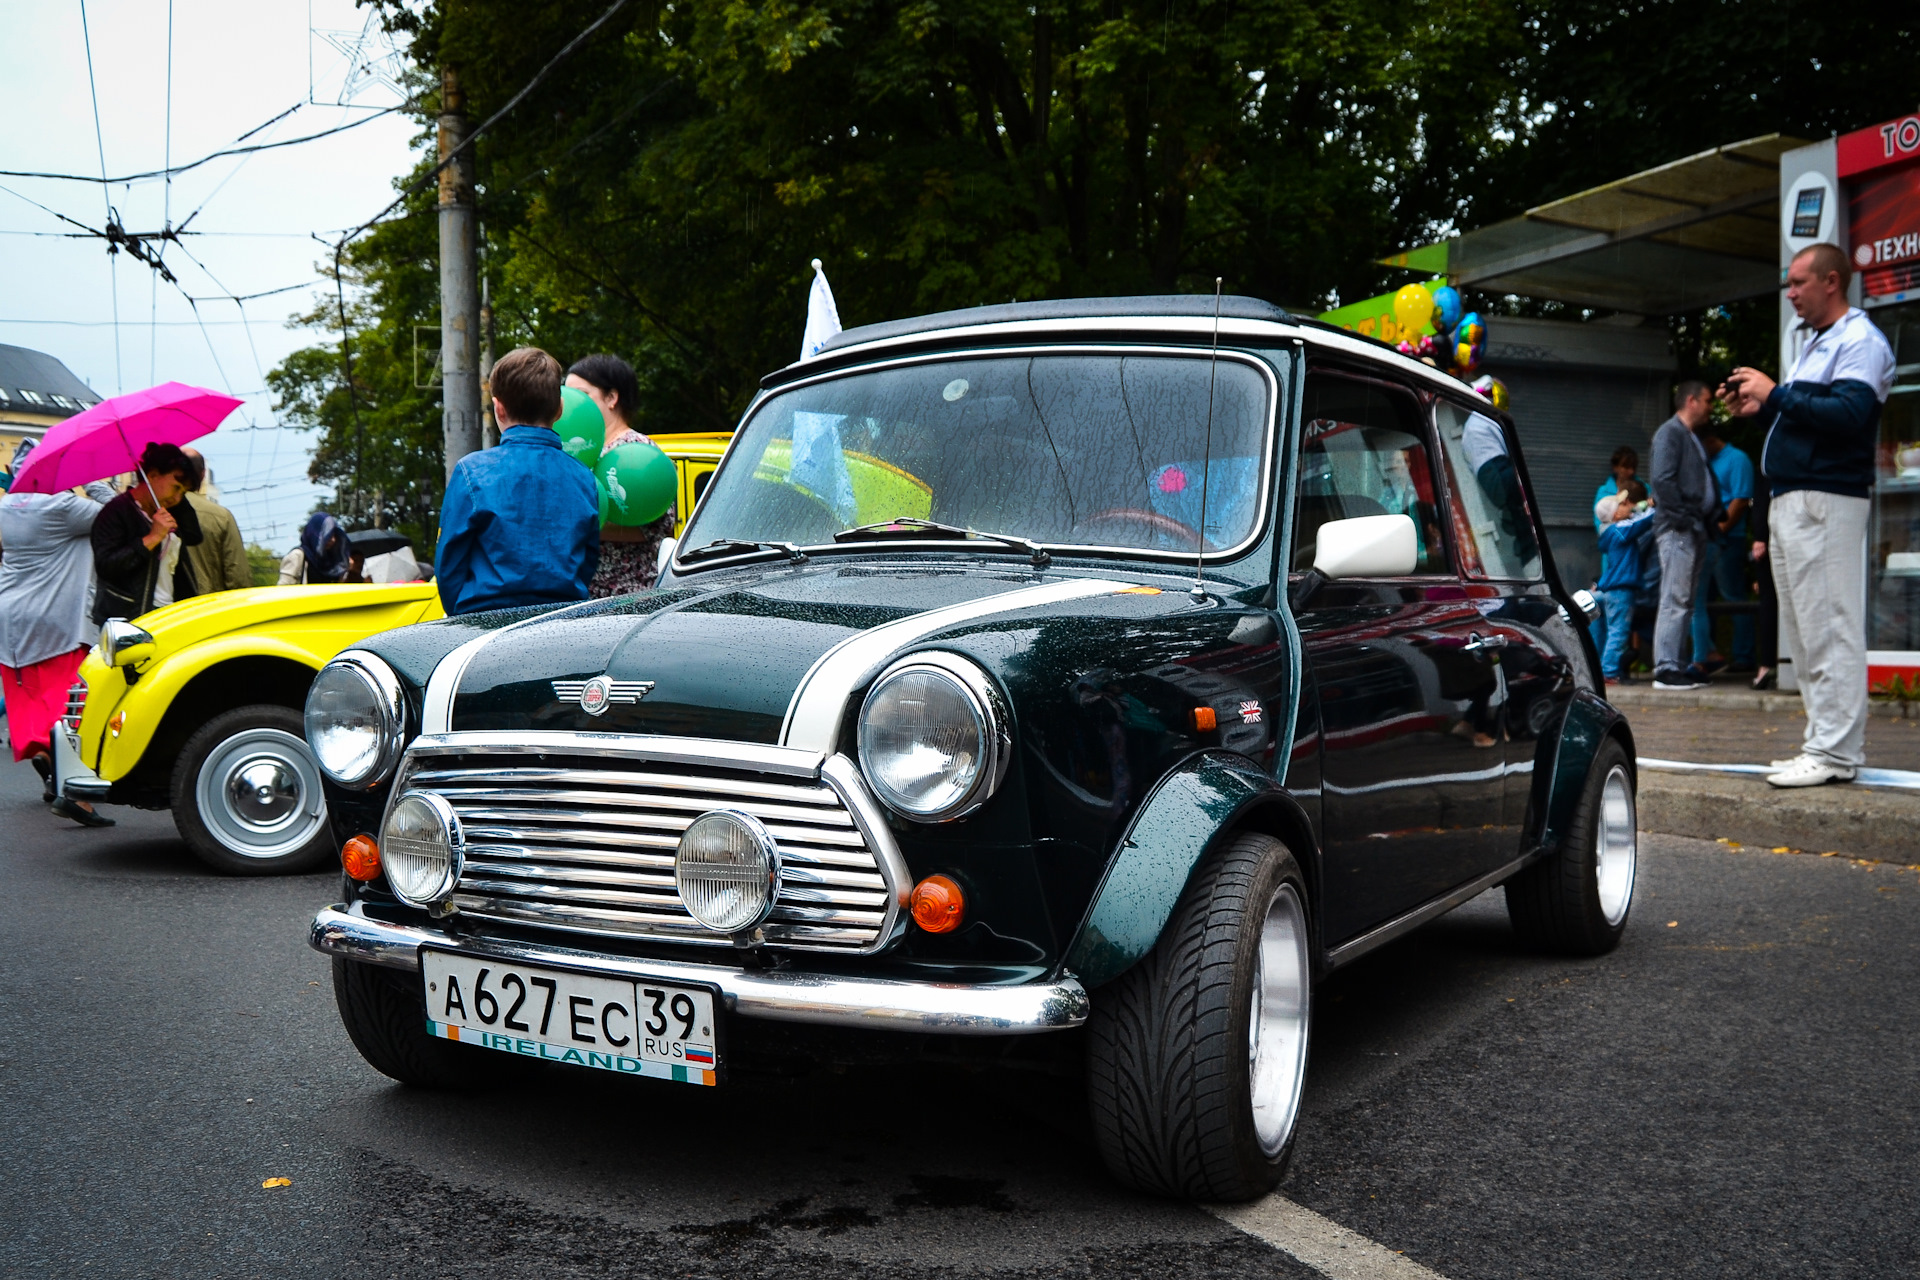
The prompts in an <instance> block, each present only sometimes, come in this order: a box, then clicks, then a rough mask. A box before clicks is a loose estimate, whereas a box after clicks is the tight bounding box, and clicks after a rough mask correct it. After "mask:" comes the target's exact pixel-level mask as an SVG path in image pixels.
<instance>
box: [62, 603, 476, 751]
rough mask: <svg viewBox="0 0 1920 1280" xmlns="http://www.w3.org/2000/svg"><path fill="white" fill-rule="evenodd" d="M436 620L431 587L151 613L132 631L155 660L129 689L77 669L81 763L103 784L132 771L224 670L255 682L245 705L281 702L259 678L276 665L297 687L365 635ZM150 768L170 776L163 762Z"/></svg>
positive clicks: (276, 686) (87, 668)
mask: <svg viewBox="0 0 1920 1280" xmlns="http://www.w3.org/2000/svg"><path fill="white" fill-rule="evenodd" d="M440 616H441V608H440V598H439V595H438V593H437V592H436V591H435V589H434V587H433V585H432V584H430V583H405V584H400V585H396V586H386V587H369V586H344V587H337V586H321V587H259V588H254V589H252V590H248V591H233V592H223V593H221V594H219V595H214V596H202V597H198V598H196V599H194V600H190V601H183V602H181V603H180V604H178V605H171V606H168V607H167V608H165V609H158V610H155V611H154V612H153V613H150V614H147V615H145V616H143V617H141V618H140V619H138V623H139V625H140V626H142V627H143V628H145V629H146V630H148V631H149V632H151V633H152V634H153V636H154V641H155V649H156V653H155V655H154V656H153V657H152V658H149V659H147V660H146V661H144V662H142V663H141V664H139V666H138V667H137V668H136V670H137V672H138V676H137V681H136V683H134V684H133V685H132V686H131V687H129V685H128V682H127V678H126V677H127V671H126V670H125V669H122V668H110V667H108V666H107V665H106V664H105V663H104V662H103V661H101V659H100V656H99V654H98V652H95V653H93V654H90V655H88V657H87V660H86V661H85V662H84V663H83V664H81V668H80V678H81V679H82V680H83V681H85V683H86V685H87V702H86V707H85V710H84V711H83V713H82V715H81V720H80V747H81V758H82V760H83V761H84V762H85V763H86V764H87V765H88V766H89V767H91V768H92V769H93V771H94V772H95V773H97V774H98V775H99V776H100V777H101V778H102V779H104V780H106V781H108V782H112V781H116V780H118V779H120V778H124V777H126V776H127V775H128V774H129V773H131V772H132V771H133V769H134V768H135V767H136V766H137V765H138V764H140V762H141V759H142V757H143V756H145V754H146V753H147V750H148V748H149V747H150V746H151V745H152V744H153V741H154V735H155V734H156V733H157V732H158V731H159V729H160V727H161V726H162V725H163V724H164V723H166V722H167V718H168V716H169V714H170V713H171V712H173V711H174V710H175V701H176V699H177V698H178V697H179V695H180V694H181V692H182V691H183V690H184V689H186V688H187V686H188V685H189V684H191V683H192V682H193V681H194V680H196V679H198V678H200V677H202V676H203V675H206V674H208V673H210V672H214V671H215V670H216V669H217V668H221V667H223V666H226V667H228V668H229V671H230V674H231V676H232V678H234V679H236V680H250V679H251V680H256V681H260V682H261V687H260V695H261V696H260V697H259V698H257V699H251V700H255V701H261V702H282V701H285V700H286V694H285V690H284V688H282V687H280V686H281V685H282V684H283V682H282V681H278V680H271V679H267V678H264V677H266V675H267V673H268V672H270V671H271V670H272V669H273V667H274V665H275V664H276V663H285V664H293V667H297V668H299V672H298V673H295V672H294V671H293V668H289V667H282V668H281V670H283V671H286V672H287V673H288V675H289V676H292V675H294V674H298V675H299V676H300V679H301V680H302V681H303V682H304V680H305V679H308V678H310V677H311V674H312V673H313V672H315V671H318V670H319V669H320V668H321V667H322V666H324V665H325V664H326V663H327V661H328V660H329V659H330V658H332V657H333V656H334V655H335V654H337V653H339V652H340V651H341V650H343V649H348V648H351V647H352V646H354V645H355V644H357V643H359V642H360V641H361V640H364V639H366V638H367V637H368V636H370V635H374V634H376V633H378V632H381V631H388V630H391V629H393V628H395V627H403V626H408V625H411V624H412V623H415V622H422V621H426V620H427V619H429V618H437V617H440ZM234 664H240V665H234ZM226 705H233V704H232V702H231V701H230V700H228V701H227V702H226ZM179 710H180V711H181V712H182V713H184V714H187V715H190V716H194V718H195V723H194V724H193V726H192V728H197V727H198V725H199V723H200V722H201V721H204V720H205V719H206V718H208V717H207V716H206V715H199V714H198V713H197V709H196V708H195V707H193V706H192V705H182V706H181V707H180V708H179ZM188 732H191V729H189V730H188ZM156 763H158V764H161V765H163V766H164V767H165V768H167V769H169V770H171V768H172V761H170V760H169V761H157V762H156Z"/></svg>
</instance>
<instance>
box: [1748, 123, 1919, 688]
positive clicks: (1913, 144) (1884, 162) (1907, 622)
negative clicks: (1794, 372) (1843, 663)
mask: <svg viewBox="0 0 1920 1280" xmlns="http://www.w3.org/2000/svg"><path fill="white" fill-rule="evenodd" d="M1780 237H1781V245H1780V270H1781V277H1782V279H1784V278H1785V276H1786V268H1787V264H1788V263H1790V262H1791V261H1792V260H1793V255H1794V254H1796V253H1798V252H1799V251H1800V250H1802V249H1804V248H1806V247H1807V246H1808V245H1811V244H1818V243H1820V242H1821V241H1828V242H1831V243H1833V244H1837V245H1839V246H1840V248H1841V249H1843V250H1845V251H1846V252H1847V253H1848V254H1849V255H1851V257H1852V259H1853V264H1854V277H1853V289H1852V301H1853V302H1854V304H1855V305H1856V306H1859V307H1861V308H1862V309H1864V310H1865V311H1866V313H1867V315H1868V316H1869V317H1870V318H1871V319H1872V320H1873V321H1874V323H1875V324H1877V325H1879V326H1880V328H1881V330H1882V331H1884V332H1885V333H1886V335H1887V342H1888V344H1889V345H1890V346H1891V347H1892V348H1893V356H1894V364H1895V370H1894V382H1893V389H1892V392H1891V393H1890V394H1889V395H1888V397H1887V404H1886V409H1885V411H1884V412H1883V413H1882V415H1881V418H1880V441H1879V448H1878V450H1877V451H1876V475H1875V483H1874V492H1873V506H1872V514H1871V517H1870V518H1869V520H1868V524H1867V539H1868V545H1867V583H1866V588H1867V611H1866V613H1867V680H1868V683H1869V684H1870V685H1871V686H1872V688H1873V690H1874V691H1875V692H1877V693H1881V694H1897V695H1901V696H1914V695H1920V113H1916V114H1914V115H1910V116H1903V117H1901V118H1900V119H1897V120H1888V121H1885V122H1883V123H1880V124H1875V125H1870V126H1868V127H1867V128H1865V129H1858V130H1855V131H1854V132H1852V133H1848V134H1843V135H1841V136H1840V137H1837V138H1829V139H1828V140H1826V141H1825V142H1817V143H1814V144H1813V145H1812V146H1809V147H1802V148H1800V149H1798V150H1796V151H1789V152H1787V153H1786V154H1785V155H1783V156H1781V157H1780ZM1780 323H1781V329H1780V367H1781V368H1782V369H1783V370H1791V369H1792V368H1793V363H1794V361H1795V360H1796V359H1798V357H1799V355H1800V349H1801V347H1802V345H1803V344H1804V342H1805V334H1804V331H1803V330H1802V329H1801V328H1800V321H1799V318H1798V317H1797V316H1795V315H1794V313H1793V308H1792V307H1791V306H1789V305H1788V303H1787V301H1786V296H1785V293H1784V292H1783V293H1782V295H1781V299H1780ZM1782 656H1784V655H1782ZM1794 674H1795V673H1794V672H1793V670H1792V665H1791V664H1790V663H1789V664H1785V665H1783V666H1782V668H1781V683H1782V685H1783V686H1786V687H1792V680H1793V676H1794Z"/></svg>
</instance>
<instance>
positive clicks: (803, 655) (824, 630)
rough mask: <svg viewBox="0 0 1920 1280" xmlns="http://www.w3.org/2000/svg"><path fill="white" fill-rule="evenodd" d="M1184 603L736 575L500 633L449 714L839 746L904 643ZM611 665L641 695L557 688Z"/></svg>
mask: <svg viewBox="0 0 1920 1280" xmlns="http://www.w3.org/2000/svg"><path fill="white" fill-rule="evenodd" d="M1102 602H1104V603H1102ZM1163 602H1164V603H1163ZM1178 603H1180V598H1179V597H1178V596H1176V595H1175V594H1173V593H1164V594H1163V593H1161V592H1160V591H1158V590H1157V589H1155V588H1152V587H1144V586H1140V585H1137V584H1136V583H1134V582H1130V581H1123V580H1118V579H1115V578H1107V577H1098V576H1070V575H1063V574H1060V573H1058V572H1049V573H1046V574H1031V573H1025V572H1009V571H1005V570H1004V569H1003V570H999V571H994V570H987V569H981V568H977V567H951V568H948V567H932V566H926V565H919V566H914V567H911V568H906V567H876V566H873V565H871V564H848V563H841V564H826V565H820V564H815V565H806V566H799V567H795V568H779V569H774V570H764V571H760V572H757V573H756V572H748V573H746V574H730V575H728V576H727V577H726V578H725V579H722V580H718V581H715V582H714V583H713V585H711V586H708V585H706V584H704V583H703V584H701V585H700V586H697V587H682V588H680V589H676V590H662V591H657V592H650V593H645V594H641V595H637V596H628V597H624V598H621V599H618V600H608V601H597V602H593V603H591V604H587V605H580V606H575V607H573V608H569V609H563V610H559V611H556V612H550V613H546V614H543V615H541V616H539V617H535V618H531V619H527V620H524V621H521V622H519V623H517V624H515V625H512V626H510V627H504V628H501V629H499V630H497V631H494V632H492V633H490V634H489V635H488V636H487V637H486V639H485V640H484V641H482V642H479V643H477V644H476V645H475V646H474V648H473V649H472V650H471V651H470V655H469V656H468V659H467V664H466V667H465V670H464V671H463V672H462V673H461V675H460V679H459V685H458V690H457V693H456V694H455V695H454V697H453V699H452V703H451V707H450V713H449V716H448V722H447V724H446V726H445V727H446V728H447V729H451V730H454V731H469V730H513V729H540V730H583V731H592V732H603V733H604V732H615V733H651V734H672V735H679V736H687V737H702V738H719V739H727V740H732V741H740V742H760V743H779V742H782V741H785V742H787V743H788V744H790V745H803V746H809V747H812V748H814V749H819V750H831V749H833V747H834V745H836V744H837V742H838V733H839V726H840V720H841V717H842V713H843V711H844V710H845V708H846V705H847V701H848V699H849V697H850V696H851V695H852V693H854V692H855V691H857V690H859V689H861V688H864V687H865V685H866V683H867V682H868V681H869V680H871V678H872V676H873V675H874V674H875V673H876V672H877V671H878V670H879V668H880V667H881V666H884V665H885V664H886V662H887V661H888V660H890V659H891V658H892V657H894V656H895V655H896V654H898V653H900V652H902V651H905V650H909V649H914V648H924V647H928V646H929V645H930V644H937V643H940V642H941V641H942V640H950V639H952V638H953V637H955V636H956V635H957V634H959V633H965V632H970V631H977V630H979V629H981V628H985V627H994V626H999V627H1005V626H1007V625H1008V624H1009V622H1010V621H1018V622H1020V623H1021V624H1023V625H1025V626H1028V627H1038V626H1040V625H1041V624H1042V623H1044V622H1046V621H1047V620H1049V619H1056V620H1057V619H1060V618H1062V617H1063V616H1079V615H1082V614H1084V613H1086V612H1087V611H1088V610H1089V609H1093V610H1096V611H1099V612H1110V611H1114V610H1119V611H1120V612H1122V613H1124V614H1127V615H1130V616H1138V615H1139V614H1141V613H1145V612H1162V611H1166V610H1170V609H1173V608H1175V607H1177V605H1178ZM988 665H990V666H991V665H996V664H994V663H992V662H989V663H988ZM603 675H604V676H606V677H608V678H609V679H611V680H614V681H619V682H634V683H633V687H632V688H631V689H630V691H629V690H622V691H619V692H623V693H626V692H631V693H632V694H637V696H638V700H637V701H633V702H620V701H616V702H614V703H613V704H611V705H609V706H608V707H607V708H606V710H605V711H604V713H603V714H600V715H590V714H588V713H587V712H586V711H585V710H583V709H582V707H581V704H580V699H579V695H578V693H577V692H576V691H574V690H567V689H564V688H563V689H560V690H556V689H555V687H554V685H555V682H556V681H558V682H562V683H563V685H564V684H565V683H567V682H572V683H574V684H575V685H576V686H577V685H578V683H579V682H582V681H586V680H589V679H591V678H593V677H595V676H603ZM440 678H444V677H440ZM642 684H644V686H646V687H645V688H644V690H641V689H640V688H639V687H638V686H639V685H642ZM432 728H434V726H429V731H432Z"/></svg>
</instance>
